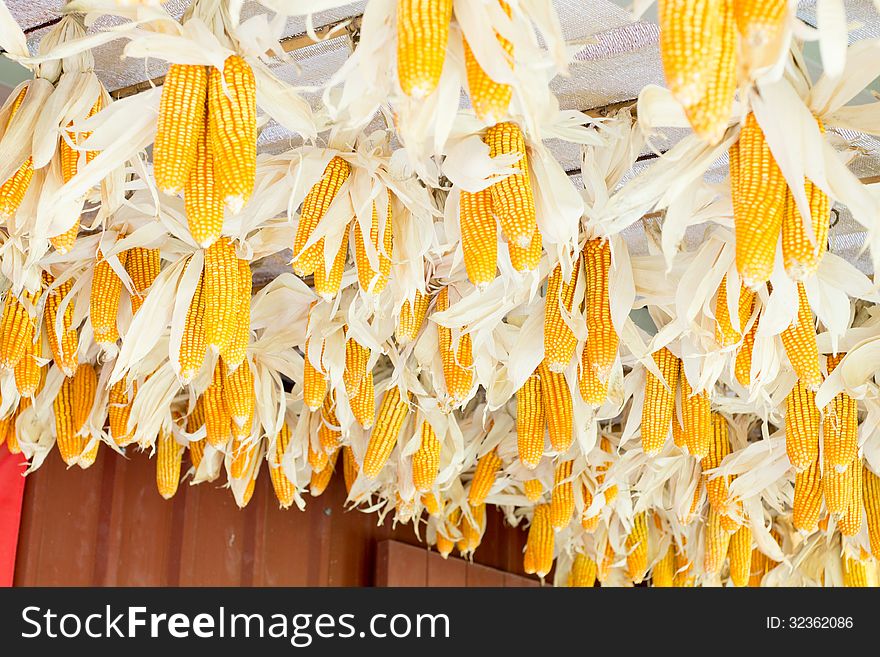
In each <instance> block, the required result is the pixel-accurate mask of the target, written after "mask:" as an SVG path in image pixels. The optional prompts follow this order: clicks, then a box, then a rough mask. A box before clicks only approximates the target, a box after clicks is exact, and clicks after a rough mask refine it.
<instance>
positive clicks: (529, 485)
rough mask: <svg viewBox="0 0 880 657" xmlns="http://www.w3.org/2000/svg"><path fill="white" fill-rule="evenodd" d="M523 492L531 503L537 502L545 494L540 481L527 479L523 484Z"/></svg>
mask: <svg viewBox="0 0 880 657" xmlns="http://www.w3.org/2000/svg"><path fill="white" fill-rule="evenodd" d="M523 492H524V493H525V495H526V498H527V499H528V500H529V502H537V501H538V500H540V499H541V496H542V495H543V494H544V484H542V483H541V480H540V479H526V480H525V481H524V482H523Z"/></svg>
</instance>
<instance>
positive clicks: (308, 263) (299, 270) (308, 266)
mask: <svg viewBox="0 0 880 657" xmlns="http://www.w3.org/2000/svg"><path fill="white" fill-rule="evenodd" d="M350 173H351V166H350V165H349V164H348V162H346V161H345V160H343V159H342V158H341V157H339V156H338V155H337V156H334V157H333V159H332V160H330V162H329V163H328V164H327V167H326V168H325V169H324V173H323V174H322V176H321V179H320V180H319V181H318V182H316V183H315V184H314V185H313V186H312V188H311V189H310V190H309V193H308V194H306V197H305V199H304V200H303V204H302V209H301V210H300V219H299V224H298V225H297V228H296V237H295V238H294V242H293V271H294V273H295V274H296V275H297V276H309V275H311V274H313V273H315V268H316V267H317V266H318V261H319V259H320V258H321V257H322V256H321V254H322V253H323V251H324V239H323V238H321V239H319V240H318V241H317V242H315V243H314V244H312V245H311V246H309V247H308V248H306V243H307V242H308V240H309V238H310V237H311V236H312V233H313V232H314V230H315V228H317V226H318V223H319V222H320V221H321V219H322V218H323V216H324V214H325V213H326V212H327V210H328V208H329V207H330V204H331V203H332V202H333V199H334V198H336V194H337V193H338V192H339V189H340V188H341V187H342V184H343V183H344V182H345V181H346V180H347V179H348V176H349V174H350Z"/></svg>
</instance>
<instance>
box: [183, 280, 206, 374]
mask: <svg viewBox="0 0 880 657" xmlns="http://www.w3.org/2000/svg"><path fill="white" fill-rule="evenodd" d="M188 266H189V265H187V267H188ZM204 284H205V276H204V272H203V273H202V275H201V276H199V282H198V284H197V285H196V290H195V292H194V293H193V297H192V299H191V300H190V302H189V308H188V309H187V311H186V321H185V322H184V325H183V335H182V336H181V339H180V353H179V354H178V356H177V362H178V364H179V365H180V380H181V382H182V383H184V384H187V383H189V382H190V381H192V380H193V377H195V375H196V374H198V373H199V371H200V370H201V369H202V365H204V363H205V356H206V355H207V353H208V342H207V338H206V336H205V287H204Z"/></svg>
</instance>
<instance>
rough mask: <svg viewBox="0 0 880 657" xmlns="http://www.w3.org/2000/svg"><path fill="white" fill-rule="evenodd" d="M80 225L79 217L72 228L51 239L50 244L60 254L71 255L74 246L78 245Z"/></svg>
mask: <svg viewBox="0 0 880 657" xmlns="http://www.w3.org/2000/svg"><path fill="white" fill-rule="evenodd" d="M79 224H80V217H79V216H77V217H76V219H74V221H73V225H71V227H70V228H68V229H67V230H65V231H64V232H63V233H59V234H58V235H53V236H52V237H50V238H49V243H50V244H51V245H52V246H53V247H54V248H55V250H56V251H58V253H70V250H71V249H72V248H73V245H74V244H76V238H77V235H79Z"/></svg>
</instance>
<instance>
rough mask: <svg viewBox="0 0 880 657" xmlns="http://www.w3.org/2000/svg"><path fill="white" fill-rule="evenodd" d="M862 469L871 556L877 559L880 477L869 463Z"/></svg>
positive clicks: (879, 521)
mask: <svg viewBox="0 0 880 657" xmlns="http://www.w3.org/2000/svg"><path fill="white" fill-rule="evenodd" d="M862 468H863V470H862V501H863V503H864V505H865V517H866V518H867V521H868V523H867V524H868V539H869V542H870V546H871V554H873V555H874V557H875V558H876V557H878V556H880V477H878V476H877V475H876V474H874V473H873V472H872V471H871V470H870V469H869V468H868V464H867V463H865V464H864V465H863V466H862Z"/></svg>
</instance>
